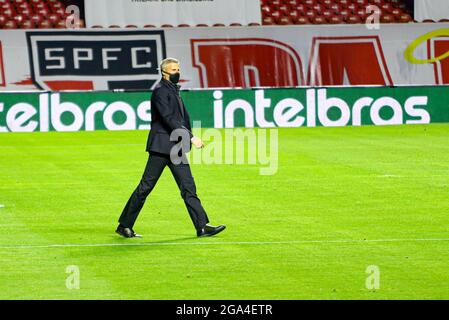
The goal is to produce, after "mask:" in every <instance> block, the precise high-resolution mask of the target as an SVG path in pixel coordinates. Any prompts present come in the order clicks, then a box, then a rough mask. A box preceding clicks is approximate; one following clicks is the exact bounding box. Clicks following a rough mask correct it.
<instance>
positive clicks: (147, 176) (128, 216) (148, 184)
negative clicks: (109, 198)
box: [119, 154, 170, 229]
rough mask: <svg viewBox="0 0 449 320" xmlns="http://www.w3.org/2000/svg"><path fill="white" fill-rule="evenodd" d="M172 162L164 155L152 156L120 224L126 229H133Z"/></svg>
mask: <svg viewBox="0 0 449 320" xmlns="http://www.w3.org/2000/svg"><path fill="white" fill-rule="evenodd" d="M169 161H170V159H169V158H167V157H164V156H163V155H154V154H150V157H149V159H148V162H147V165H146V167H145V171H144V173H143V176H142V179H141V180H140V183H139V185H138V186H137V188H136V190H134V192H133V194H132V195H131V197H130V198H129V200H128V203H127V204H126V206H125V208H124V209H123V212H122V215H121V216H120V219H119V222H120V224H121V225H122V226H123V227H125V228H130V229H132V228H133V226H134V223H135V222H136V219H137V217H138V216H139V213H140V210H142V207H143V205H144V204H145V200H146V198H147V197H148V195H149V194H150V192H151V191H152V190H153V188H154V186H155V185H156V182H157V181H158V180H159V177H160V176H161V174H162V172H163V171H164V168H165V166H166V165H167V164H168V162H169Z"/></svg>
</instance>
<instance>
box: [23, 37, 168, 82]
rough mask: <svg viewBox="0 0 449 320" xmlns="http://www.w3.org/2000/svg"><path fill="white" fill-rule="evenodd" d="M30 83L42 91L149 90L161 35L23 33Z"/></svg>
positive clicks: (162, 52)
mask: <svg viewBox="0 0 449 320" xmlns="http://www.w3.org/2000/svg"><path fill="white" fill-rule="evenodd" d="M26 34H27V41H28V51H29V59H30V65H31V73H32V80H33V82H34V84H35V85H36V86H37V87H38V88H40V89H43V90H48V91H62V90H113V89H151V88H153V86H154V85H155V84H156V82H157V81H158V79H159V72H158V70H157V68H158V61H161V60H162V59H163V58H164V57H165V56H166V50H165V39H164V31H162V30H155V31H100V32H91V31H52V32H42V31H40V32H37V31H30V32H27V33H26Z"/></svg>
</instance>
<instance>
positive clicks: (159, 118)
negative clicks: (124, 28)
mask: <svg viewBox="0 0 449 320" xmlns="http://www.w3.org/2000/svg"><path fill="white" fill-rule="evenodd" d="M160 70H161V72H162V79H161V81H160V83H159V84H158V85H157V86H156V88H155V89H154V91H153V95H152V97H151V131H150V134H149V136H148V142H147V149H146V150H147V152H149V159H148V162H147V165H146V168H145V171H144V173H143V176H142V179H141V181H140V183H139V185H138V186H137V188H136V190H134V192H133V194H132V195H131V197H130V199H129V200H128V202H127V204H126V206H125V208H124V209H123V212H122V214H121V216H120V219H119V223H120V224H119V226H118V227H117V230H116V232H117V233H118V234H120V235H121V236H123V237H126V238H134V237H141V236H140V235H138V234H136V233H135V232H134V230H133V227H134V223H135V221H136V219H137V217H138V215H139V213H140V211H141V210H142V207H143V205H144V203H145V200H146V198H147V197H148V195H149V194H150V192H151V191H152V190H153V188H154V186H155V185H156V183H157V181H158V179H159V177H160V176H161V174H162V172H163V170H164V168H165V167H166V166H168V167H169V168H170V171H171V173H172V174H173V177H174V178H175V180H176V183H177V185H178V187H179V190H180V191H181V196H182V198H183V199H184V203H185V205H186V207H187V211H188V212H189V215H190V218H191V219H192V222H193V224H194V226H195V229H196V231H197V236H198V237H203V236H213V235H215V234H217V233H219V232H221V231H223V230H224V229H225V228H226V227H225V226H223V225H220V226H218V227H214V226H211V225H209V224H208V223H209V219H208V217H207V214H206V211H205V210H204V208H203V206H202V205H201V202H200V199H199V198H198V196H197V194H196V186H195V181H194V179H193V177H192V173H191V171H190V166H189V164H188V162H187V158H186V157H185V152H188V151H190V147H191V144H193V145H194V146H195V147H196V148H198V149H200V148H203V147H204V144H203V141H201V139H199V138H198V137H195V136H193V134H192V132H191V126H190V118H189V114H188V112H187V110H186V108H185V106H184V103H183V101H182V99H181V97H180V95H179V89H180V86H178V85H177V83H178V81H179V77H180V71H179V61H178V60H176V59H173V58H167V59H164V60H163V61H162V62H161V65H160ZM173 134H174V135H173ZM171 136H172V137H171ZM189 140H190V141H189Z"/></svg>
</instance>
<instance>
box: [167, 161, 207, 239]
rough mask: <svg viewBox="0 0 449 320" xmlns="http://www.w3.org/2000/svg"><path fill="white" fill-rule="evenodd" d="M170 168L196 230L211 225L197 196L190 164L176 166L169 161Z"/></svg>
mask: <svg viewBox="0 0 449 320" xmlns="http://www.w3.org/2000/svg"><path fill="white" fill-rule="evenodd" d="M168 166H169V168H170V170H171V172H172V174H173V177H174V178H175V180H176V183H177V184H178V187H179V190H180V191H181V197H182V198H183V199H184V203H185V205H186V207H187V211H188V212H189V215H190V218H191V219H192V222H193V224H194V226H195V228H196V230H201V229H202V228H204V226H205V225H206V224H207V223H209V218H208V217H207V214H206V211H205V210H204V208H203V206H202V205H201V201H200V199H199V198H198V196H197V194H196V186H195V181H194V180H193V176H192V172H191V171H190V166H189V164H182V163H181V164H179V165H175V164H173V163H172V162H171V161H169V163H168Z"/></svg>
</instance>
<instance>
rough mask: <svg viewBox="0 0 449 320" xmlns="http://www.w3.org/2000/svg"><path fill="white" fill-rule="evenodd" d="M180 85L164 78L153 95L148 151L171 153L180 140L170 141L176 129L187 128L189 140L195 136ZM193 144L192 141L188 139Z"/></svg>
mask: <svg viewBox="0 0 449 320" xmlns="http://www.w3.org/2000/svg"><path fill="white" fill-rule="evenodd" d="M179 88H180V87H179V86H178V85H175V84H173V83H171V82H170V81H167V80H165V79H162V80H161V81H160V82H159V83H158V85H157V86H156V88H155V89H154V91H153V95H152V96H151V131H150V134H149V136H148V141H147V151H148V152H157V153H162V154H167V155H169V154H170V151H171V149H172V148H173V146H175V145H176V144H177V143H178V142H177V141H170V134H171V133H172V131H173V130H175V129H183V130H186V133H187V134H188V136H189V140H190V139H191V138H192V137H193V135H192V132H191V131H192V129H191V126H190V117H189V113H188V112H187V109H186V108H185V106H184V103H183V102H182V99H181V97H180V95H179ZM188 143H189V146H191V144H190V141H188Z"/></svg>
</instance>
